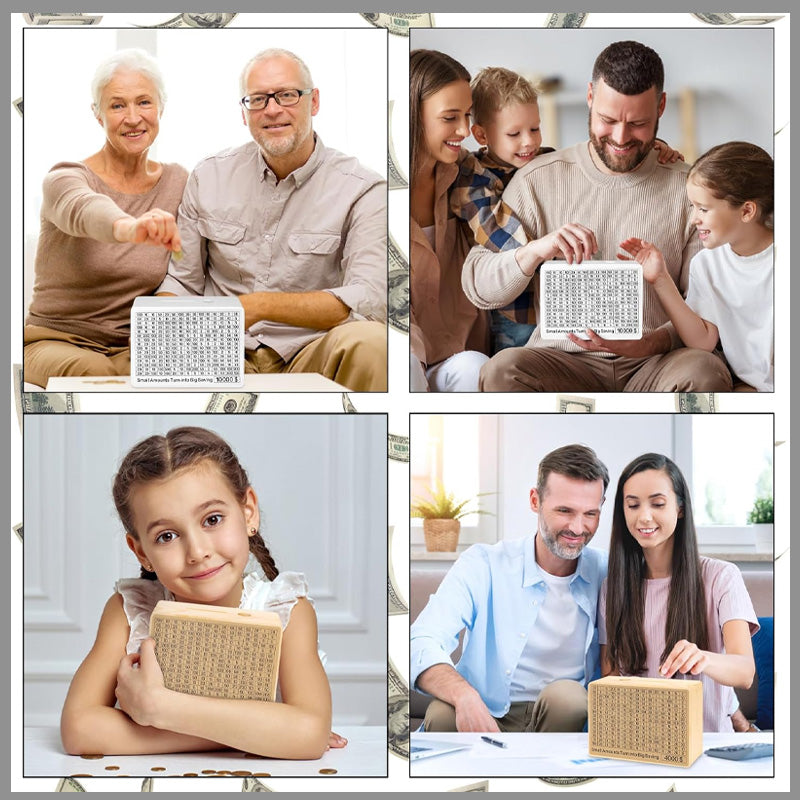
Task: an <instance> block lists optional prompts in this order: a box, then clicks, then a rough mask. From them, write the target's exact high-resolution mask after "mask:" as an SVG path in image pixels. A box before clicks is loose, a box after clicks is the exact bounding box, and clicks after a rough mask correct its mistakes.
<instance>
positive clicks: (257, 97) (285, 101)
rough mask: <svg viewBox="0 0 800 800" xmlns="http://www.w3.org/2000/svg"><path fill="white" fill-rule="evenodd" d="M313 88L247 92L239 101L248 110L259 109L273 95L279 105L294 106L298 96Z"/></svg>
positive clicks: (267, 102) (297, 101)
mask: <svg viewBox="0 0 800 800" xmlns="http://www.w3.org/2000/svg"><path fill="white" fill-rule="evenodd" d="M313 91H314V90H313V89H282V90H281V91H280V92H267V93H266V94H248V95H245V96H244V97H243V98H242V99H241V100H240V101H239V102H240V103H241V104H242V105H243V106H244V107H245V108H246V109H247V110H248V111H260V110H261V109H262V108H266V107H267V105H268V104H269V101H270V98H272V97H274V98H275V102H276V103H277V104H278V105H279V106H296V105H297V104H298V103H299V102H300V97H301V96H302V95H304V94H311V92H313Z"/></svg>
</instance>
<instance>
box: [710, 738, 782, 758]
mask: <svg viewBox="0 0 800 800" xmlns="http://www.w3.org/2000/svg"><path fill="white" fill-rule="evenodd" d="M706 755H707V756H713V757H714V758H727V759H730V760H731V761H746V760H748V759H751V758H768V757H771V756H772V745H771V744H770V743H769V742H743V743H742V744H731V745H728V746H727V747H711V748H709V749H708V750H706Z"/></svg>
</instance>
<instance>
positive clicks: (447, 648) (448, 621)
mask: <svg viewBox="0 0 800 800" xmlns="http://www.w3.org/2000/svg"><path fill="white" fill-rule="evenodd" d="M534 541H535V537H533V536H528V537H525V538H524V539H511V540H504V541H502V542H498V543H497V544H494V545H486V544H476V545H473V546H472V547H470V548H469V549H468V550H466V551H465V552H464V553H462V555H461V556H460V557H459V558H458V560H457V561H456V562H455V564H453V566H452V567H451V569H450V571H449V572H448V573H447V575H446V576H445V577H444V580H443V581H442V583H441V584H440V586H439V589H438V590H437V592H436V594H433V595H431V598H430V600H429V602H428V604H427V606H425V608H424V609H423V610H422V611H421V612H420V614H419V616H418V617H417V619H416V620H415V622H414V624H413V625H412V626H411V685H412V686H413V687H414V688H415V689H417V690H418V691H422V690H421V689H420V688H419V687H418V686H416V681H417V678H418V676H419V674H420V673H421V672H423V671H424V670H426V669H428V667H432V666H433V665H434V664H450V665H452V663H453V662H452V661H451V659H450V653H452V652H453V650H455V648H456V646H457V645H458V634H459V633H460V631H461V630H462V629H463V630H464V646H463V651H462V655H461V658H460V660H459V662H458V664H456V665H455V668H456V670H457V671H458V673H459V674H460V675H461V676H462V677H463V678H464V679H465V680H466V681H467V682H468V683H469V684H470V685H471V686H472V687H473V688H475V689H476V690H477V691H478V693H479V694H480V696H481V698H482V699H483V702H484V703H486V706H487V708H488V709H489V713H491V715H492V716H493V717H502V716H504V715H505V714H507V713H508V710H509V708H510V707H511V701H510V699H509V697H510V687H511V676H512V675H513V673H514V669H515V668H516V666H517V663H518V662H519V658H520V655H521V654H522V650H523V648H524V647H525V643H526V642H527V635H528V632H530V631H532V630H533V628H534V626H535V624H536V618H537V616H538V615H539V610H540V609H541V606H542V601H543V600H544V597H545V594H546V593H547V586H546V584H545V582H544V578H543V577H542V570H541V569H540V568H539V565H538V564H537V563H536V559H535V557H534ZM607 564H608V554H607V553H606V552H604V551H601V550H594V549H591V548H586V549H584V551H583V552H582V553H581V555H580V557H579V558H578V565H577V569H576V570H575V573H574V574H573V576H572V580H571V582H570V593H571V594H572V597H573V598H574V599H575V602H576V603H577V605H578V608H579V609H580V611H581V612H582V613H584V614H586V616H587V617H588V619H589V625H588V626H587V628H586V631H587V632H586V639H585V642H584V645H585V652H586V660H585V670H584V675H583V683H584V684H585V683H586V682H587V681H588V680H591V679H592V678H593V677H594V674H595V671H596V669H597V664H598V659H599V655H600V648H599V645H598V642H597V600H598V596H599V594H600V586H601V585H602V583H603V579H604V578H605V576H606V570H607ZM520 633H524V634H525V635H524V636H520Z"/></svg>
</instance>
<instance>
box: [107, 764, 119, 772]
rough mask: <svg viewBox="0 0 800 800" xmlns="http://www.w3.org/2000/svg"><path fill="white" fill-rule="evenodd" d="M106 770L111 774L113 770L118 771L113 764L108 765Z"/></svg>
mask: <svg viewBox="0 0 800 800" xmlns="http://www.w3.org/2000/svg"><path fill="white" fill-rule="evenodd" d="M106 769H107V770H108V771H109V772H112V771H113V770H116V769H119V767H118V766H116V765H115V764H109V765H108V766H107V767H106Z"/></svg>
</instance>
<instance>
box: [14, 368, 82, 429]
mask: <svg viewBox="0 0 800 800" xmlns="http://www.w3.org/2000/svg"><path fill="white" fill-rule="evenodd" d="M14 396H15V399H16V401H17V410H18V416H19V417H20V424H21V423H22V418H21V416H22V414H73V413H75V412H76V411H80V406H79V405H78V398H77V396H76V395H74V394H73V393H72V392H24V391H22V367H21V366H20V365H19V364H14Z"/></svg>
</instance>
